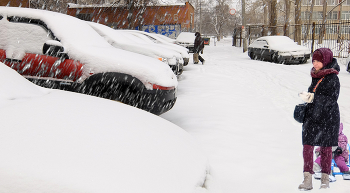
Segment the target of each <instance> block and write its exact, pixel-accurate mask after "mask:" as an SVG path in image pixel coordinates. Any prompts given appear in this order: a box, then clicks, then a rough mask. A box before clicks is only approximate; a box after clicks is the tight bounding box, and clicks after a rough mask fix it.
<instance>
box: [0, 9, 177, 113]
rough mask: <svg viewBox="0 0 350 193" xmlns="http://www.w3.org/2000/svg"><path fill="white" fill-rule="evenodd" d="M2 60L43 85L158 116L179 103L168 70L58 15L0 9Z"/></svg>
mask: <svg viewBox="0 0 350 193" xmlns="http://www.w3.org/2000/svg"><path fill="white" fill-rule="evenodd" d="M0 62H2V63H4V64H6V65H7V66H9V67H11V68H12V69H14V70H16V71H17V72H18V73H20V74H21V75H23V76H24V77H26V78H27V79H29V80H30V81H32V82H34V83H36V84H38V85H40V86H43V87H47V88H57V89H63V90H69V91H73V92H79V93H83V94H89V95H94V96H98V97H103V98H107V99H112V100H117V101H121V102H123V103H126V104H129V105H132V106H135V107H138V108H141V109H144V110H146V111H149V112H151V113H154V114H157V115H159V114H162V113H164V112H166V111H168V110H170V109H171V108H172V107H173V105H174V104H175V101H176V87H177V78H176V76H175V75H174V73H173V72H172V71H171V69H170V68H169V66H167V65H165V64H164V63H163V62H160V61H158V60H157V59H154V58H151V57H147V56H143V55H139V54H136V53H133V52H128V51H124V50H120V49H117V48H114V47H113V46H111V45H110V44H109V43H108V42H106V41H105V40H104V39H103V38H102V37H101V36H100V35H99V34H97V33H96V32H95V30H93V29H92V28H91V27H90V26H89V25H88V24H87V23H86V22H84V21H82V20H79V19H77V18H74V17H71V16H68V15H64V14H60V13H55V12H49V11H43V10H36V9H28V8H15V7H0Z"/></svg>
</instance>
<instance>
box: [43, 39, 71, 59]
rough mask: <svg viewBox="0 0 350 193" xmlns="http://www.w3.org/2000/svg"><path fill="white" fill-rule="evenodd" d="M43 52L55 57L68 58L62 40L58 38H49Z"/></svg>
mask: <svg viewBox="0 0 350 193" xmlns="http://www.w3.org/2000/svg"><path fill="white" fill-rule="evenodd" d="M43 54H45V55H49V56H53V57H64V58H65V59H68V55H67V53H64V47H63V45H62V44H61V42H59V41H56V40H48V41H46V42H45V43H44V46H43Z"/></svg>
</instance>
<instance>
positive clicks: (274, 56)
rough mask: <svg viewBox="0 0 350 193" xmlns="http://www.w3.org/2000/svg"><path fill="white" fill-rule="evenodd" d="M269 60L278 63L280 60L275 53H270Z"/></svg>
mask: <svg viewBox="0 0 350 193" xmlns="http://www.w3.org/2000/svg"><path fill="white" fill-rule="evenodd" d="M271 61H272V62H274V63H277V64H279V63H280V60H279V59H278V54H276V53H275V54H272V57H271Z"/></svg>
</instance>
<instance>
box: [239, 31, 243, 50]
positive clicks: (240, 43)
mask: <svg viewBox="0 0 350 193" xmlns="http://www.w3.org/2000/svg"><path fill="white" fill-rule="evenodd" d="M242 31H243V30H242V28H241V30H240V33H241V34H240V35H239V47H242Z"/></svg>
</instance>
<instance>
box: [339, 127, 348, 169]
mask: <svg viewBox="0 0 350 193" xmlns="http://www.w3.org/2000/svg"><path fill="white" fill-rule="evenodd" d="M347 145H348V138H347V137H346V135H344V133H343V123H340V127H339V136H338V146H339V147H340V148H341V149H342V150H343V153H342V154H341V156H343V157H344V159H345V162H348V161H349V152H348V150H347Z"/></svg>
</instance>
